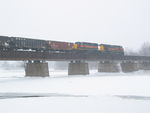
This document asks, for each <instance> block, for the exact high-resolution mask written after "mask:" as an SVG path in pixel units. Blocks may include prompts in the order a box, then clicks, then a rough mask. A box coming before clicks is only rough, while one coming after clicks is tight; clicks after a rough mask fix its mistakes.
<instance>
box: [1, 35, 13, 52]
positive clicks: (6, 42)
mask: <svg viewBox="0 0 150 113" xmlns="http://www.w3.org/2000/svg"><path fill="white" fill-rule="evenodd" d="M10 42H11V38H10V37H7V36H0V50H5V49H9V48H10Z"/></svg>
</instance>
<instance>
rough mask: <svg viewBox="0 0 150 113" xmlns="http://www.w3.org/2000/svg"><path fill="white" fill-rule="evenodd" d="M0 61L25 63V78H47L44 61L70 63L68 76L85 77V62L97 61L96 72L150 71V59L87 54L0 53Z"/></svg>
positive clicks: (46, 65)
mask: <svg viewBox="0 0 150 113" xmlns="http://www.w3.org/2000/svg"><path fill="white" fill-rule="evenodd" d="M0 60H8V61H27V63H26V66H25V73H26V76H36V77H37V76H42V77H45V76H49V71H48V63H47V62H46V61H70V63H69V65H68V75H87V74H89V66H88V63H87V62H86V61H99V64H98V72H119V71H120V70H121V71H122V72H133V71H137V70H150V57H146V56H120V55H106V54H102V53H93V54H90V53H87V52H54V51H53V52H40V51H1V52H0ZM120 68H121V69H120Z"/></svg>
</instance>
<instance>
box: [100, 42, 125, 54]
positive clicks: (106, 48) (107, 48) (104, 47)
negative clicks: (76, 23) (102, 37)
mask: <svg viewBox="0 0 150 113" xmlns="http://www.w3.org/2000/svg"><path fill="white" fill-rule="evenodd" d="M99 47H100V49H99V50H100V51H101V52H103V53H113V54H119V55H124V49H123V47H122V46H118V45H108V44H100V45H99Z"/></svg>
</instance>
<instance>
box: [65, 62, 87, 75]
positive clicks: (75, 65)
mask: <svg viewBox="0 0 150 113" xmlns="http://www.w3.org/2000/svg"><path fill="white" fill-rule="evenodd" d="M88 74H89V66H88V63H85V62H84V61H71V62H70V63H69V65H68V75H88Z"/></svg>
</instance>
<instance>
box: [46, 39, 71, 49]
mask: <svg viewBox="0 0 150 113" xmlns="http://www.w3.org/2000/svg"><path fill="white" fill-rule="evenodd" d="M47 42H48V49H49V50H72V49H73V46H74V44H73V43H69V42H61V41H47Z"/></svg>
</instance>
